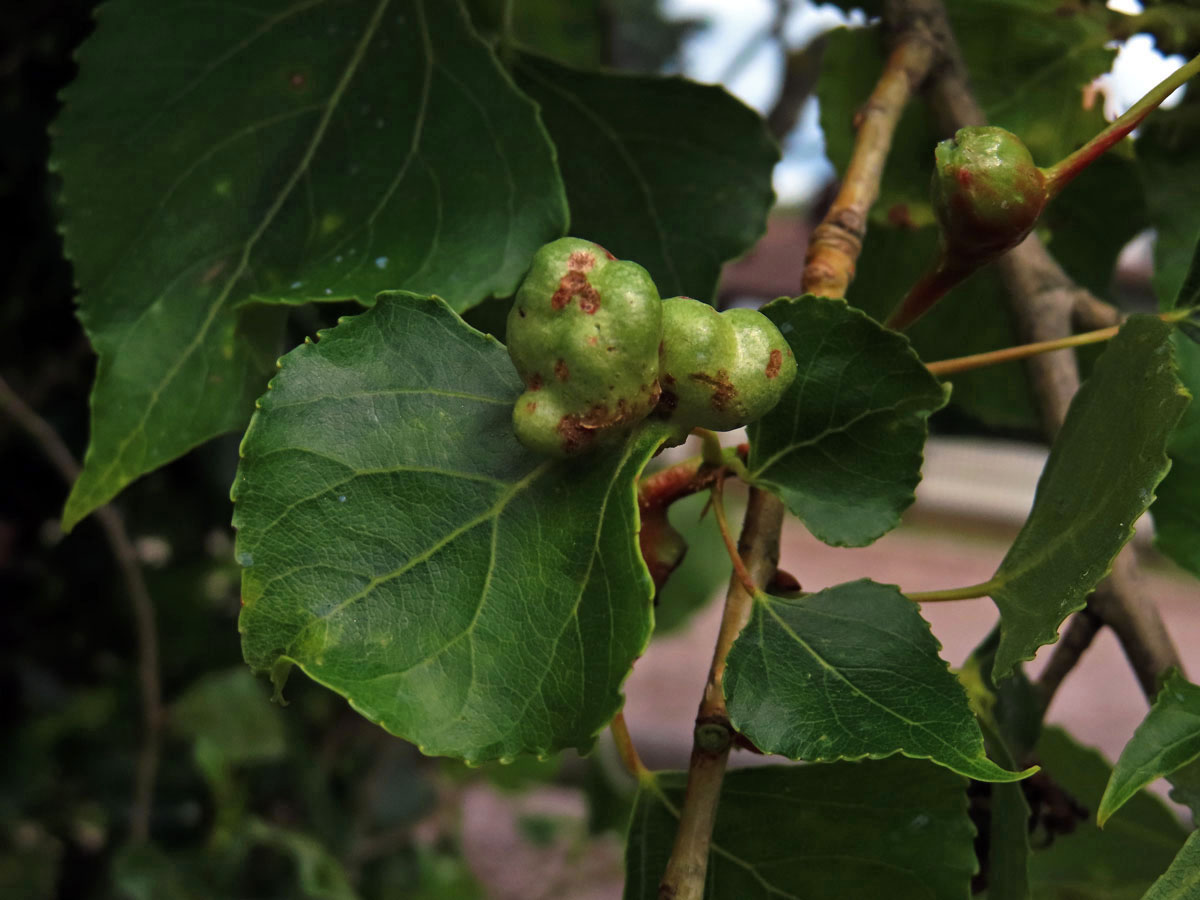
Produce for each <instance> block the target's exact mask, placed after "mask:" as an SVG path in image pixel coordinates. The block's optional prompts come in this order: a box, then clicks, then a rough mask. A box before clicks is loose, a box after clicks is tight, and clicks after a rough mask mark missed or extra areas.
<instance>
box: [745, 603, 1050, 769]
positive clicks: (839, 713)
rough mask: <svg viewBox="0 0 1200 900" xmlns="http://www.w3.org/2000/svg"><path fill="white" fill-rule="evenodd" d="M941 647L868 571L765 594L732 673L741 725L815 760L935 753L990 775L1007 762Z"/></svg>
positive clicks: (912, 607) (795, 755)
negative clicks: (991, 743) (986, 736)
mask: <svg viewBox="0 0 1200 900" xmlns="http://www.w3.org/2000/svg"><path fill="white" fill-rule="evenodd" d="M940 649H941V645H939V644H938V642H937V639H936V638H935V637H934V636H933V634H932V633H931V632H930V630H929V624H928V623H927V622H926V621H925V620H924V619H922V618H921V613H920V612H919V611H918V609H917V606H916V604H915V603H913V602H912V601H911V600H909V599H908V598H906V597H905V596H904V595H903V594H901V593H900V591H899V590H898V589H897V588H896V587H895V586H894V585H888V584H876V583H875V582H873V581H867V580H866V579H863V580H860V581H854V582H851V583H849V584H841V585H838V586H837V587H832V588H828V589H826V590H823V591H818V592H817V593H815V594H809V595H807V596H804V597H798V598H792V599H785V598H783V597H771V596H767V595H765V594H762V595H760V596H759V597H758V599H757V600H756V601H755V604H754V612H753V614H752V616H751V618H750V622H749V623H748V624H747V625H746V627H745V629H743V631H742V633H741V635H740V636H739V637H738V639H737V640H736V641H734V644H733V648H732V649H731V650H730V652H729V659H728V668H727V669H726V672H725V696H726V699H727V701H728V704H729V718H730V721H731V722H733V727H734V728H735V729H736V730H737V731H739V732H740V733H741V734H744V735H745V736H746V737H747V738H749V739H750V741H751V742H752V743H753V744H754V745H755V746H756V747H758V748H759V749H760V750H762V751H763V752H764V753H777V754H779V755H781V756H786V757H788V758H789V759H803V760H808V761H810V762H827V761H830V760H838V759H848V760H857V759H862V758H863V757H871V758H873V759H880V758H882V757H886V756H891V755H892V754H895V753H901V754H903V755H904V756H909V757H913V758H915V759H929V760H932V761H933V762H935V763H938V764H939V765H943V766H946V767H947V768H948V769H951V770H953V771H955V772H958V773H959V774H961V775H967V776H969V777H971V778H976V779H978V780H980V781H1016V780H1018V779H1020V778H1023V777H1025V776H1026V775H1029V774H1032V773H1031V772H1025V773H1016V772H1008V771H1005V770H1004V769H1001V768H1000V767H999V766H997V765H996V764H995V763H993V762H992V761H991V760H989V759H988V758H987V757H986V755H985V754H984V749H983V735H982V734H981V733H980V731H979V725H978V724H977V723H976V721H975V717H974V716H973V715H972V714H971V710H970V708H969V707H968V706H967V697H966V694H965V693H964V692H963V689H962V685H960V684H959V683H958V679H956V678H955V677H954V675H953V674H952V673H951V672H950V669H949V668H948V666H947V665H946V663H945V662H944V661H943V660H942V659H941V657H939V656H938V651H939V650H940Z"/></svg>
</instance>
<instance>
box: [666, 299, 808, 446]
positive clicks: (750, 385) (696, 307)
mask: <svg viewBox="0 0 1200 900" xmlns="http://www.w3.org/2000/svg"><path fill="white" fill-rule="evenodd" d="M662 306H663V340H662V351H661V358H660V362H659V381H660V383H661V384H662V397H661V398H660V399H659V405H658V410H659V413H660V415H662V416H663V417H664V418H666V419H667V420H668V421H670V422H673V423H676V424H678V426H679V432H680V433H681V434H682V433H686V431H690V430H691V429H692V428H709V429H712V430H713V431H729V430H730V429H733V428H740V427H741V426H743V425H748V424H750V423H751V422H754V421H755V420H757V419H760V418H762V417H763V416H764V415H766V414H767V413H768V412H770V411H771V409H772V408H774V406H775V404H777V403H778V402H779V400H780V398H781V397H782V396H783V392H784V391H786V390H787V388H788V386H789V385H790V384H791V383H792V380H793V379H794V378H795V377H796V359H795V357H794V356H793V355H792V349H791V347H789V346H788V343H787V341H786V340H784V337H783V335H782V334H780V333H779V329H778V328H776V327H775V324H774V323H773V322H772V321H771V320H770V319H768V318H767V317H766V316H764V315H763V314H762V313H760V312H758V311H757V310H753V309H731V310H728V311H726V312H723V313H719V312H717V311H716V310H715V309H713V308H712V307H711V306H709V305H708V304H707V303H701V302H700V301H699V300H693V299H691V298H690V297H672V298H670V299H669V300H664V301H663V305H662Z"/></svg>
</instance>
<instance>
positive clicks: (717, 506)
mask: <svg viewBox="0 0 1200 900" xmlns="http://www.w3.org/2000/svg"><path fill="white" fill-rule="evenodd" d="M724 486H725V479H724V477H723V476H722V475H718V476H717V480H716V481H715V482H714V483H713V486H712V510H713V515H714V516H716V519H717V527H718V528H719V529H720V530H721V540H723V541H724V542H725V549H726V550H728V551H729V559H730V561H732V563H733V571H734V572H735V573H736V575H737V577H738V581H740V582H741V583H742V587H744V588H745V589H746V593H748V594H749V595H750V596H751V597H757V596H759V594H761V593H762V592H761V591H760V590H759V589H758V585H757V584H755V583H754V578H752V577H751V575H750V572H749V571H748V570H747V569H746V563H745V562H744V561H743V560H742V554H741V553H739V552H738V548H737V544H736V543H735V542H734V540H733V534H732V532H730V530H729V521H728V519H726V518H725V499H724V497H723V495H722V494H723V489H724Z"/></svg>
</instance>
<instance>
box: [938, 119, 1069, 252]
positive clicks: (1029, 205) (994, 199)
mask: <svg viewBox="0 0 1200 900" xmlns="http://www.w3.org/2000/svg"><path fill="white" fill-rule="evenodd" d="M934 159H935V168H934V173H933V186H932V196H933V209H934V212H935V213H936V215H937V218H938V221H939V222H940V223H941V226H942V234H943V239H944V241H945V243H946V248H947V250H948V251H949V252H951V253H955V254H967V255H972V256H977V257H992V256H996V255H999V254H1000V253H1003V252H1004V251H1005V250H1008V249H1011V248H1012V247H1015V246H1016V245H1017V244H1019V243H1020V242H1021V241H1022V240H1023V239H1024V238H1025V236H1026V235H1027V234H1029V232H1030V230H1031V229H1032V228H1033V226H1034V224H1035V223H1036V222H1037V219H1038V216H1039V215H1041V212H1042V209H1043V208H1044V207H1045V205H1046V202H1047V196H1046V185H1045V176H1044V175H1043V173H1042V170H1041V169H1039V168H1038V167H1037V166H1036V165H1034V162H1033V157H1032V156H1030V154H1029V150H1028V149H1027V148H1026V146H1025V145H1024V144H1023V143H1022V142H1021V139H1020V138H1018V137H1017V136H1016V135H1015V134H1013V133H1012V132H1009V131H1005V130H1004V129H1003V128H997V127H994V126H983V127H973V128H960V129H959V130H958V132H957V133H956V134H955V135H954V137H953V138H952V139H950V140H946V141H942V142H941V143H939V144H938V145H937V148H936V149H935V150H934Z"/></svg>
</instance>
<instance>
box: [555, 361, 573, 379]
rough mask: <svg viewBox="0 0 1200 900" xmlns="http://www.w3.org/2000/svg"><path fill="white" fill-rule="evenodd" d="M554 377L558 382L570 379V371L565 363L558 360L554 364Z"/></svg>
mask: <svg viewBox="0 0 1200 900" xmlns="http://www.w3.org/2000/svg"><path fill="white" fill-rule="evenodd" d="M554 377H555V378H557V379H558V380H559V381H566V380H567V379H568V378H570V377H571V370H570V369H568V368H567V361H566V360H565V359H560V360H559V361H558V362H556V363H555V364H554Z"/></svg>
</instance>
